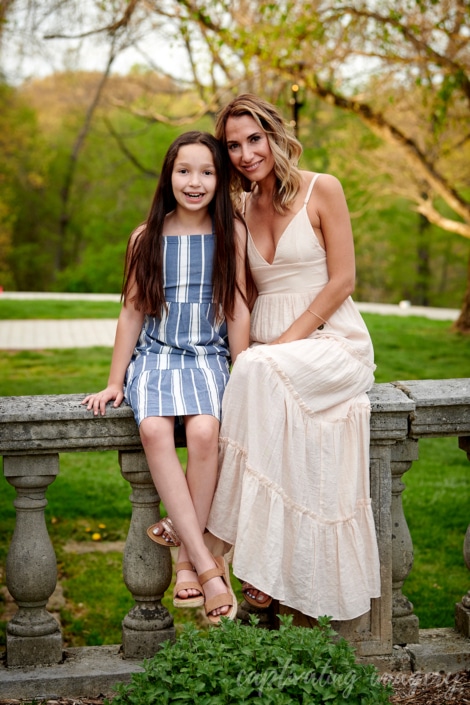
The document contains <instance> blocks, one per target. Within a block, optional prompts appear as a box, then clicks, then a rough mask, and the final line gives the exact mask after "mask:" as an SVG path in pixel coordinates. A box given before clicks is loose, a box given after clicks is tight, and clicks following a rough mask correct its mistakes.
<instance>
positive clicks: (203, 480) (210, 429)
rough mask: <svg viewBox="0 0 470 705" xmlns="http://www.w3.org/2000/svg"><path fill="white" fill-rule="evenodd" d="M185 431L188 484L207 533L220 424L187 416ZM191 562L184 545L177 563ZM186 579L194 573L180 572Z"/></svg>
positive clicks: (212, 419) (209, 418)
mask: <svg viewBox="0 0 470 705" xmlns="http://www.w3.org/2000/svg"><path fill="white" fill-rule="evenodd" d="M185 428H186V447H187V450H188V462H187V467H186V482H187V484H188V488H189V493H190V495H191V499H192V502H193V506H194V510H195V512H196V516H197V518H198V522H199V527H200V530H201V533H204V530H205V527H206V522H207V517H208V516H209V510H210V507H211V503H212V498H213V496H214V491H215V485H216V482H217V458H218V446H219V421H218V420H217V419H216V418H215V417H214V416H210V415H207V414H201V415H198V416H186V417H185ZM188 560H189V556H188V552H187V550H186V548H185V546H184V544H182V545H181V547H180V549H179V551H178V563H180V562H181V563H183V562H184V561H188ZM192 579H194V576H192ZM186 580H191V573H189V572H188V571H180V572H179V573H178V582H183V581H186ZM178 596H179V597H181V598H186V597H188V596H191V595H190V594H189V593H187V592H186V591H185V590H181V591H179V592H178Z"/></svg>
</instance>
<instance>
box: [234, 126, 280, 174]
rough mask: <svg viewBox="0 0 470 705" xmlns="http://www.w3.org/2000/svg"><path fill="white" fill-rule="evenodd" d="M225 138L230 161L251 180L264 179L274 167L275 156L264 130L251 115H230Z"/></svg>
mask: <svg viewBox="0 0 470 705" xmlns="http://www.w3.org/2000/svg"><path fill="white" fill-rule="evenodd" d="M225 139H226V142H227V149H228V153H229V157H230V161H231V162H232V164H233V166H234V167H235V169H236V170H237V171H239V172H240V173H241V174H243V176H245V177H246V178H247V179H249V181H262V180H263V179H265V178H266V177H267V176H269V174H270V173H271V172H272V171H273V169H274V158H273V154H272V152H271V147H270V145H269V142H268V138H267V136H266V133H265V132H264V130H262V129H261V128H260V127H259V125H258V124H257V122H256V121H255V120H254V119H253V118H252V117H251V116H250V115H241V116H240V117H229V118H228V120H227V122H226V124H225Z"/></svg>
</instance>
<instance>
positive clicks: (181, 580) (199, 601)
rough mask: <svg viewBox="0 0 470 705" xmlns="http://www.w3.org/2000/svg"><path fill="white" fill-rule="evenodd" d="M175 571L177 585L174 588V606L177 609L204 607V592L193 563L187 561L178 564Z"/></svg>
mask: <svg viewBox="0 0 470 705" xmlns="http://www.w3.org/2000/svg"><path fill="white" fill-rule="evenodd" d="M175 570H176V584H175V587H174V588H173V605H174V606H175V607H202V605H203V604H204V591H203V589H202V586H201V584H200V583H199V580H198V579H197V574H196V571H195V570H194V568H193V566H192V565H191V563H188V562H187V561H183V562H181V563H177V564H176V568H175Z"/></svg>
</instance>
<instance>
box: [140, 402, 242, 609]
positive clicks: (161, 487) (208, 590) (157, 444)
mask: <svg viewBox="0 0 470 705" xmlns="http://www.w3.org/2000/svg"><path fill="white" fill-rule="evenodd" d="M189 418H190V419H198V418H205V417H189ZM214 421H215V423H216V428H217V431H216V434H215V435H216V437H217V436H218V422H217V420H216V419H214ZM205 426H206V424H204V423H203V424H194V423H190V424H189V428H190V430H189V437H190V439H191V438H193V437H194V444H192V443H191V440H190V441H189V446H190V449H191V448H192V447H193V445H194V451H195V453H194V458H195V459H197V461H198V462H196V464H195V470H196V472H194V471H192V469H191V463H190V462H189V460H188V463H189V466H190V467H189V470H190V478H191V477H192V478H193V479H192V480H187V479H186V476H185V474H184V472H183V469H182V467H181V464H180V462H179V460H178V456H177V454H176V449H175V443H174V419H173V417H155V416H152V417H148V418H146V419H144V420H143V421H142V422H141V424H140V429H139V430H140V437H141V440H142V445H143V448H144V451H145V455H146V458H147V463H148V466H149V469H150V473H151V475H152V479H153V481H154V483H155V486H156V488H157V490H158V494H159V495H160V497H161V499H162V501H163V503H164V505H165V508H166V510H167V512H168V515H169V516H170V517H171V519H172V522H173V524H174V525H175V528H176V531H177V532H178V535H179V537H180V538H181V541H182V543H183V546H182V547H181V549H180V554H179V556H178V561H184V560H189V562H190V563H191V564H192V565H193V566H194V567H195V569H196V572H197V573H198V574H201V573H204V572H206V571H207V570H210V569H211V568H214V567H215V563H214V559H213V557H212V555H211V553H210V552H209V550H208V549H207V547H206V545H205V543H204V540H203V535H202V534H203V528H202V523H203V522H204V525H205V521H206V519H207V515H208V512H209V508H210V503H211V501H212V495H213V492H214V487H211V483H209V484H208V486H209V487H211V489H210V497H208V496H207V492H205V491H204V489H203V487H202V485H203V483H202V482H201V479H200V478H201V471H202V464H203V462H204V461H203V458H204V459H205V460H208V461H209V467H210V468H212V465H213V462H212V463H211V462H210V460H209V457H208V455H207V451H203V450H202V449H203V447H204V446H207V445H208V443H207V439H208V438H210V439H211V443H210V444H209V445H211V444H212V439H213V435H214V431H213V428H212V426H213V424H212V422H211V423H210V424H209V426H210V427H211V428H210V432H209V431H207V430H206V429H205ZM203 427H204V428H203ZM198 432H199V433H200V435H201V438H202V439H203V440H202V442H201V443H198V442H197V440H196V439H195V437H196V436H197V433H198ZM204 439H205V440H204ZM190 449H188V458H189V455H190ZM212 472H213V471H212V470H210V475H211V476H212ZM216 478H217V452H216V453H215V473H214V479H213V483H214V486H215V481H216ZM190 481H191V485H192V487H193V488H194V489H193V491H194V492H195V497H197V502H198V510H197V511H196V509H195V504H194V502H193V499H192V496H191V492H190V489H189V482H190ZM182 551H183V552H182ZM179 577H180V581H184V580H185V579H186V578H190V579H192V580H194V574H193V573H191V572H189V571H181V572H180V573H179ZM204 592H205V595H206V598H207V599H210V598H211V597H215V596H216V595H220V594H222V593H226V592H227V588H226V586H225V584H224V581H223V580H222V579H221V578H220V577H216V578H213V579H211V580H209V581H208V582H207V583H206V585H205V588H204ZM188 593H190V594H188ZM196 594H197V593H196V592H195V591H182V593H181V595H179V596H180V597H185V595H186V596H195V595H196ZM228 612H229V607H228V606H222V607H220V608H218V609H217V610H215V611H214V615H217V614H226V613H228Z"/></svg>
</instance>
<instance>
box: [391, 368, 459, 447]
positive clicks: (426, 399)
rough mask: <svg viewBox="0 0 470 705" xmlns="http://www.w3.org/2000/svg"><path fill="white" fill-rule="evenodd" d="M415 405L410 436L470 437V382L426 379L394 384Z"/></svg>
mask: <svg viewBox="0 0 470 705" xmlns="http://www.w3.org/2000/svg"><path fill="white" fill-rule="evenodd" d="M393 384H394V386H395V387H396V388H397V389H399V390H401V391H402V392H403V393H404V394H406V395H407V396H408V397H409V398H410V399H412V400H413V401H414V402H415V405H416V409H415V410H414V411H413V412H412V413H411V415H410V436H411V437H414V438H422V437H425V436H462V435H470V379H469V378H466V377H464V378H461V379H422V380H409V381H404V382H394V383H393Z"/></svg>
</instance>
